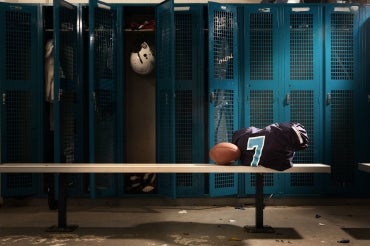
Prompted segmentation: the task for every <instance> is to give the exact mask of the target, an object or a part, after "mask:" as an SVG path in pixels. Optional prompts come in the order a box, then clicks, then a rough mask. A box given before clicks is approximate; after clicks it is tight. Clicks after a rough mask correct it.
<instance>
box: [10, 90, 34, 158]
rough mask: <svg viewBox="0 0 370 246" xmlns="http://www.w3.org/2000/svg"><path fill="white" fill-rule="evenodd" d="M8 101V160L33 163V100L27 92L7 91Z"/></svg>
mask: <svg viewBox="0 0 370 246" xmlns="http://www.w3.org/2000/svg"><path fill="white" fill-rule="evenodd" d="M6 95H7V100H6V116H7V117H6V129H7V134H6V138H7V139H6V146H7V148H6V155H7V156H6V160H7V161H8V162H30V161H32V146H33V144H32V125H31V122H32V121H31V118H32V115H31V114H32V111H31V108H32V100H31V93H30V92H27V91H16V90H14V91H7V94H6Z"/></svg>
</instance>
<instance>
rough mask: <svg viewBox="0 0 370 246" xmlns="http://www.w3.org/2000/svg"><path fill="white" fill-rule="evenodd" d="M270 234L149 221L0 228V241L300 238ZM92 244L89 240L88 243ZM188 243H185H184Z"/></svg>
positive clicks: (292, 233)
mask: <svg viewBox="0 0 370 246" xmlns="http://www.w3.org/2000/svg"><path fill="white" fill-rule="evenodd" d="M274 229H275V232H274V233H249V232H246V231H245V230H244V228H242V227H240V226H236V225H229V224H205V223H192V222H174V221H169V222H153V223H145V224H138V225H137V226H133V227H83V226H82V227H79V228H77V229H76V230H75V231H73V232H69V233H50V232H46V230H47V228H42V227H2V228H1V231H0V241H4V240H5V241H6V242H8V243H9V244H10V245H11V244H12V241H17V242H20V241H23V242H24V243H27V244H30V245H31V244H39V245H40V243H41V245H42V244H45V245H46V244H48V243H50V242H56V241H58V240H60V241H63V242H69V243H76V242H84V241H86V242H87V241H89V242H90V241H94V242H100V243H102V242H105V243H108V242H109V240H117V239H119V240H137V239H140V240H148V241H152V240H153V241H161V242H164V243H167V244H169V245H172V244H177V243H179V241H182V242H184V241H187V242H192V243H191V244H192V245H197V243H196V242H198V244H199V243H203V244H209V245H225V244H226V243H228V242H232V244H233V245H241V243H242V241H243V240H246V239H276V240H279V241H280V240H281V241H283V240H287V239H302V236H301V235H300V234H299V233H298V232H297V231H296V230H295V229H294V228H286V227H278V228H274ZM89 245H93V243H92V244H91V243H89ZM186 245H189V244H186Z"/></svg>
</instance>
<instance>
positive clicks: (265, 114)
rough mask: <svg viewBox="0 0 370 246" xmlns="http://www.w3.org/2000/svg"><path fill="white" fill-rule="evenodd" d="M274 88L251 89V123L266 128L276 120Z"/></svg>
mask: <svg viewBox="0 0 370 246" xmlns="http://www.w3.org/2000/svg"><path fill="white" fill-rule="evenodd" d="M273 95H274V93H273V91H272V90H251V91H250V122H251V123H250V124H251V126H255V127H258V128H264V127H265V126H267V125H270V124H271V123H273V122H274V112H273V111H274V108H273V104H274V102H273V99H274V98H273Z"/></svg>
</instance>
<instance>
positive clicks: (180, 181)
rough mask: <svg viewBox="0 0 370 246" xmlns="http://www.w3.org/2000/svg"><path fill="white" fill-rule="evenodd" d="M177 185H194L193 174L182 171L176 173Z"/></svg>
mask: <svg viewBox="0 0 370 246" xmlns="http://www.w3.org/2000/svg"><path fill="white" fill-rule="evenodd" d="M176 186H177V188H179V187H192V186H193V174H192V173H182V174H177V175H176Z"/></svg>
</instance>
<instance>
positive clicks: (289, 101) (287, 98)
mask: <svg viewBox="0 0 370 246" xmlns="http://www.w3.org/2000/svg"><path fill="white" fill-rule="evenodd" d="M285 100H286V104H287V105H290V103H291V97H290V93H288V94H286V99H285Z"/></svg>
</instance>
